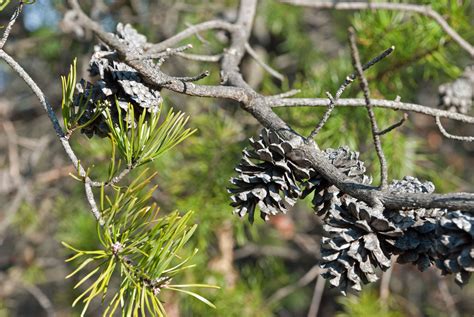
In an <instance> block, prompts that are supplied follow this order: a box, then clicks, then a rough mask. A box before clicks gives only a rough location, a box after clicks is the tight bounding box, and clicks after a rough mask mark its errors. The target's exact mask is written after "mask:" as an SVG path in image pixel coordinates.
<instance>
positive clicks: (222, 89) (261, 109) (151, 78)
mask: <svg viewBox="0 0 474 317" xmlns="http://www.w3.org/2000/svg"><path fill="white" fill-rule="evenodd" d="M69 2H70V3H71V4H72V5H73V7H74V9H75V10H76V11H77V13H78V16H79V23H81V25H82V26H83V27H85V28H87V29H89V30H90V31H92V32H93V33H95V34H96V35H97V36H98V37H99V38H100V39H101V40H103V41H104V42H105V43H106V44H108V45H109V46H111V47H112V48H114V49H115V50H116V51H117V52H118V53H119V55H120V56H121V57H122V58H123V60H124V62H126V63H127V64H128V65H129V66H131V67H133V68H134V69H136V70H137V71H138V72H139V73H140V74H141V75H142V77H143V80H144V81H145V82H146V83H148V84H150V85H151V86H153V87H157V88H166V89H168V90H171V91H174V92H178V93H183V94H186V95H188V96H200V97H211V98H224V99H231V100H235V101H237V102H239V103H241V106H242V108H243V109H244V110H245V111H247V112H249V113H250V114H251V115H252V116H253V117H254V118H255V119H256V120H258V121H259V122H260V123H261V124H262V125H263V126H264V127H266V128H268V129H272V130H276V131H278V132H279V134H280V135H281V136H282V137H284V138H286V139H288V140H291V141H292V143H294V144H295V148H294V151H293V153H291V155H290V157H289V158H290V159H292V157H293V158H294V159H295V160H301V159H306V160H308V161H309V162H311V165H312V166H313V168H314V169H315V170H316V171H317V172H318V173H319V174H321V175H322V176H323V177H325V178H326V179H327V180H328V181H329V182H330V183H331V184H334V185H335V186H336V187H338V188H339V189H340V190H341V191H342V192H345V193H347V194H349V195H351V196H352V197H355V198H357V199H359V200H362V201H364V202H366V203H368V204H370V205H374V204H377V203H382V204H383V205H384V206H385V207H386V208H388V209H393V210H397V209H398V210H400V209H403V208H410V209H413V208H445V209H448V210H462V211H467V212H473V211H474V194H471V193H451V194H404V195H400V194H399V193H395V192H394V193H392V192H390V191H388V192H381V191H380V190H378V189H377V188H376V187H372V186H366V185H363V184H358V183H354V181H353V180H351V179H349V178H347V176H346V175H345V174H343V173H342V172H341V171H339V170H338V169H337V168H335V167H334V166H333V165H332V164H331V163H330V162H329V161H328V160H327V159H326V158H325V156H324V155H323V154H322V152H321V151H319V149H318V147H317V145H316V143H314V142H312V141H311V142H304V138H303V137H302V136H300V135H299V134H297V133H296V132H295V131H293V130H292V129H291V128H290V127H289V126H288V124H287V123H286V122H285V121H283V120H282V119H281V118H280V117H279V116H278V115H277V114H275V113H274V112H273V111H272V109H271V107H272V106H273V107H275V106H288V105H301V104H302V102H304V103H303V104H307V105H318V106H319V105H320V106H326V105H327V104H328V100H324V101H321V100H316V99H304V98H303V99H298V98H289V99H278V98H274V97H265V96H262V95H260V94H258V93H257V92H255V91H254V90H253V89H252V88H251V87H249V86H248V84H247V83H246V82H245V81H244V80H243V78H242V75H241V73H240V70H239V64H240V61H241V60H242V57H243V55H244V53H245V43H246V42H247V41H248V37H249V34H250V29H251V25H252V21H253V17H254V15H255V7H256V1H255V0H243V1H242V2H241V5H240V9H239V18H238V20H237V23H236V24H235V29H234V31H233V32H231V46H230V48H229V49H227V50H226V51H225V53H224V56H223V58H222V60H221V75H222V82H223V83H226V84H227V86H208V85H197V84H194V83H193V84H188V83H185V82H182V81H179V80H176V79H175V78H173V77H171V76H168V75H166V74H164V73H163V72H161V71H160V70H159V69H155V68H152V67H149V65H148V64H147V63H144V62H143V61H132V60H129V59H130V58H131V57H132V56H131V55H133V54H132V53H130V52H128V49H127V47H126V46H124V44H123V43H121V42H120V41H118V40H117V39H116V38H115V37H114V36H113V35H111V34H110V33H107V32H105V31H103V30H102V29H101V27H100V25H98V24H97V23H95V22H94V21H92V20H91V19H90V18H89V17H88V16H87V15H85V14H84V13H83V12H82V11H81V9H80V7H79V5H78V3H77V0H69ZM338 104H343V105H351V106H355V105H364V100H358V99H351V100H348V101H347V100H346V101H338ZM374 106H380V107H386V108H392V109H396V110H399V109H405V108H407V107H408V108H410V109H408V110H409V111H415V112H420V113H425V114H429V115H433V114H434V113H435V114H439V113H441V114H442V116H443V117H447V118H452V119H456V120H459V121H463V122H468V123H474V118H472V117H469V116H465V115H462V114H458V113H448V112H447V111H442V110H438V109H431V110H430V109H429V108H428V107H422V106H419V105H410V104H403V103H399V102H394V101H377V103H375V102H374Z"/></svg>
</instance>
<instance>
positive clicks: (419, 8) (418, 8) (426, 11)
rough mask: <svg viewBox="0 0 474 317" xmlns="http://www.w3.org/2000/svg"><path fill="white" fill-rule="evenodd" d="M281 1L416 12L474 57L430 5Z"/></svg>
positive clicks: (466, 44) (336, 7)
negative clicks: (430, 20)
mask: <svg viewBox="0 0 474 317" xmlns="http://www.w3.org/2000/svg"><path fill="white" fill-rule="evenodd" d="M280 2H283V3H287V4H292V5H301V6H307V7H313V8H318V9H335V10H391V11H406V12H415V13H418V14H421V15H424V16H427V17H430V18H432V19H433V20H434V21H436V23H438V25H439V26H440V27H441V28H442V29H443V30H444V32H446V34H448V35H449V36H450V37H451V38H452V39H453V40H454V41H456V43H458V44H459V46H461V47H462V48H463V49H464V50H465V51H466V52H468V53H469V55H470V56H471V57H474V46H472V45H471V44H470V43H469V42H467V41H466V40H465V39H464V38H463V37H462V36H461V35H459V33H457V32H456V31H455V30H454V29H453V28H452V27H451V26H450V25H449V24H448V23H447V22H446V20H445V19H443V17H442V16H441V15H440V14H439V13H438V12H436V11H435V10H433V9H432V8H431V7H430V6H429V5H416V4H407V3H383V2H372V1H369V2H339V1H314V0H280Z"/></svg>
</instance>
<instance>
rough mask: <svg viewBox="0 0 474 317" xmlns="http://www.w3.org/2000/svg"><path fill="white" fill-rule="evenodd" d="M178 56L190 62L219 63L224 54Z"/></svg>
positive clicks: (186, 54) (181, 54) (185, 54)
mask: <svg viewBox="0 0 474 317" xmlns="http://www.w3.org/2000/svg"><path fill="white" fill-rule="evenodd" d="M176 56H179V57H182V58H185V59H189V60H190V61H198V62H211V63H217V62H219V61H220V60H221V58H222V54H216V55H201V54H189V53H176Z"/></svg>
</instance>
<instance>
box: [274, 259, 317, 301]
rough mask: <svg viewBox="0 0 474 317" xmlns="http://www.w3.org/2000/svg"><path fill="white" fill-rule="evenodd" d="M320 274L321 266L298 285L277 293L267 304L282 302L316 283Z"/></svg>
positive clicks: (311, 270)
mask: <svg viewBox="0 0 474 317" xmlns="http://www.w3.org/2000/svg"><path fill="white" fill-rule="evenodd" d="M320 273H321V268H320V267H319V265H315V266H313V267H312V268H311V269H310V270H309V271H308V272H306V274H305V275H303V276H302V277H301V278H300V279H299V280H298V281H297V282H296V283H294V284H290V285H287V286H285V287H282V288H280V289H279V290H278V291H276V292H275V293H274V294H273V295H272V296H270V297H269V298H268V300H267V303H268V304H273V303H275V302H279V301H281V300H282V299H283V298H285V297H287V296H288V295H290V294H291V293H293V292H295V291H296V290H297V289H299V288H302V287H305V286H306V285H308V284H309V283H311V282H312V281H314V279H315V278H317V277H318V276H319V274H320Z"/></svg>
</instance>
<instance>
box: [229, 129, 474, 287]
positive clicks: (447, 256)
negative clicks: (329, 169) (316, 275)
mask: <svg viewBox="0 0 474 317" xmlns="http://www.w3.org/2000/svg"><path fill="white" fill-rule="evenodd" d="M250 144H251V149H246V150H244V151H243V157H242V160H241V162H240V164H239V165H238V166H237V167H236V169H235V170H236V171H237V173H238V175H237V177H234V178H232V179H231V181H230V182H231V183H232V184H233V187H232V188H230V189H229V193H230V194H232V195H231V200H232V203H231V206H232V207H234V212H235V213H236V214H238V215H239V216H241V217H243V216H245V215H248V217H249V220H250V221H251V222H253V220H254V216H255V212H256V210H257V208H258V209H259V211H260V217H261V218H263V219H264V220H268V219H269V218H270V217H271V216H272V215H276V214H278V213H286V212H287V211H289V209H290V208H291V207H292V206H294V204H295V203H296V201H297V200H298V199H301V198H304V197H306V196H308V195H311V194H312V195H313V198H312V204H313V208H314V210H315V211H316V212H317V213H318V215H319V216H321V218H322V219H323V221H324V230H325V232H326V233H327V236H326V237H324V238H323V239H322V248H321V250H322V251H321V267H322V268H324V269H325V273H324V274H323V276H324V277H325V278H326V279H328V280H329V283H330V285H331V286H333V287H337V288H339V289H340V290H341V291H342V292H343V293H345V292H346V291H347V290H348V289H349V288H352V289H354V290H360V289H361V286H362V284H365V283H368V282H374V281H376V280H377V279H378V276H377V270H378V269H382V270H387V269H388V268H390V267H391V265H392V259H395V258H396V259H397V262H398V263H402V264H403V263H412V264H414V265H416V266H417V267H418V269H419V270H421V271H423V270H425V269H427V268H428V267H430V266H431V265H436V267H438V268H439V269H440V270H441V271H442V273H443V274H455V275H456V282H458V283H459V284H460V285H464V284H465V283H467V281H468V279H469V276H470V274H471V273H472V272H473V271H474V217H473V216H472V215H471V214H468V213H462V212H460V211H447V210H441V209H411V210H378V209H375V208H372V207H370V206H368V205H367V204H366V203H364V202H362V201H358V200H357V199H355V198H353V197H351V196H349V195H348V194H345V193H343V192H340V191H339V189H338V188H337V187H335V186H333V185H332V184H331V183H330V182H328V181H327V180H326V179H325V178H324V177H323V176H321V175H320V174H319V173H317V172H316V171H315V170H314V169H313V168H312V167H311V166H310V165H309V164H306V163H307V162H298V163H297V162H293V161H292V160H291V159H289V158H288V154H289V153H290V152H291V151H292V150H293V146H292V145H291V143H289V142H287V141H285V140H283V139H282V138H281V137H280V136H279V135H278V133H277V132H275V131H271V130H267V129H264V130H262V132H261V134H260V136H259V138H258V140H254V139H250ZM323 153H324V155H325V156H326V158H327V159H328V160H329V161H330V162H331V163H332V164H333V165H334V166H335V167H337V168H338V169H339V170H340V171H341V172H343V173H344V174H345V175H347V176H348V177H350V178H352V179H353V180H354V181H356V182H358V183H361V184H366V185H369V184H370V183H371V182H372V179H371V178H370V177H368V176H367V175H365V171H366V169H365V166H364V163H363V162H362V161H360V160H359V154H358V153H357V152H352V151H350V150H349V149H348V148H347V147H341V148H338V149H327V150H325V151H324V152H323ZM434 189H435V188H434V185H433V184H432V183H431V182H421V181H419V180H418V179H416V178H414V177H410V176H407V177H405V178H404V179H403V180H396V181H393V182H392V183H391V184H390V188H389V190H391V191H395V192H400V193H401V194H403V193H432V192H434Z"/></svg>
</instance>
